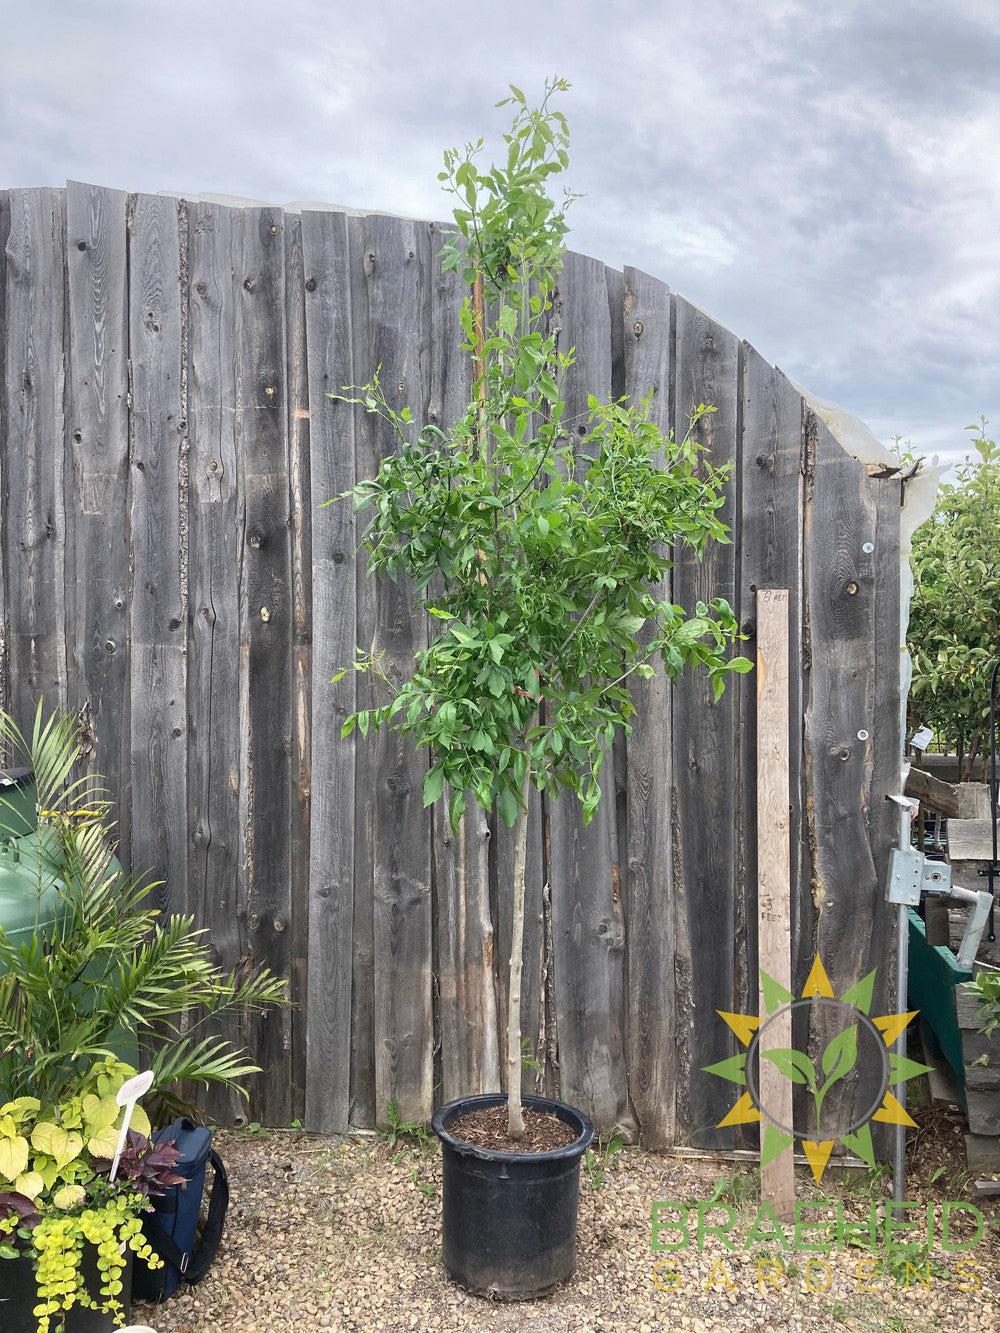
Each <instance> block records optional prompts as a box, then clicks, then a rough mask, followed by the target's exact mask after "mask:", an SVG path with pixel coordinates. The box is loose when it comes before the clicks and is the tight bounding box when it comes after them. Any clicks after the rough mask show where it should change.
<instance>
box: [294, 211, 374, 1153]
mask: <svg viewBox="0 0 1000 1333" xmlns="http://www.w3.org/2000/svg"><path fill="white" fill-rule="evenodd" d="M302 249H303V263H304V273H305V288H306V343H307V347H308V356H309V376H308V379H309V411H310V414H311V415H310V421H309V441H308V443H309V470H310V485H311V510H312V522H313V533H312V613H311V618H312V718H311V725H312V779H311V783H312V789H311V807H312V814H311V841H310V893H309V993H308V1020H307V1033H306V1041H307V1070H306V1123H307V1124H308V1125H309V1127H310V1128H312V1129H321V1130H325V1131H327V1132H339V1133H343V1132H345V1131H346V1129H347V1126H348V1121H349V1118H350V1111H351V1081H350V1072H351V981H352V971H353V968H352V963H353V947H352V946H353V933H354V931H353V915H354V854H353V849H354V845H355V825H354V819H355V773H354V768H355V753H356V746H357V740H356V738H355V737H354V736H350V737H348V738H346V739H343V740H342V739H341V736H340V729H341V726H342V725H343V722H344V719H345V717H347V716H348V714H350V713H352V712H353V711H354V707H355V693H356V678H355V676H354V673H353V672H350V671H349V672H348V673H347V675H346V676H345V677H344V678H343V680H341V681H339V682H338V683H337V684H336V685H333V684H331V677H332V676H333V675H334V674H335V673H336V672H337V671H339V670H341V669H342V668H343V667H347V666H350V664H351V662H353V661H354V656H355V648H356V645H357V643H358V638H357V626H356V601H357V587H356V577H357V570H356V565H355V557H354V549H355V545H356V535H355V524H354V506H353V504H351V502H350V501H346V502H341V503H338V504H334V505H331V506H329V507H328V508H326V509H320V508H319V507H318V506H320V505H322V504H323V503H324V501H326V500H329V499H332V497H333V496H335V495H339V494H341V493H342V492H343V491H346V490H348V489H350V487H351V486H353V484H354V480H355V473H354V421H355V409H354V408H352V407H350V406H349V405H348V404H346V403H339V402H332V401H331V400H330V399H328V398H327V397H326V395H327V394H328V393H338V392H340V390H341V389H342V388H343V387H344V386H345V385H347V384H349V383H351V380H352V378H353V367H352V360H351V331H352V325H351V297H350V256H349V248H348V234H347V219H346V217H344V215H343V214H341V213H325V212H324V213H319V212H311V211H307V212H305V213H303V215H302ZM369 1123H370V1121H369Z"/></svg>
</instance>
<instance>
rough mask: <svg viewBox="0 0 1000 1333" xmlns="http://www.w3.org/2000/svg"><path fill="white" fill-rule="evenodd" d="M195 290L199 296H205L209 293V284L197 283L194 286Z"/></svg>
mask: <svg viewBox="0 0 1000 1333" xmlns="http://www.w3.org/2000/svg"><path fill="white" fill-rule="evenodd" d="M194 289H195V291H196V292H197V293H198V295H199V296H204V295H205V293H206V292H207V291H208V283H207V282H196V283H195V285H194Z"/></svg>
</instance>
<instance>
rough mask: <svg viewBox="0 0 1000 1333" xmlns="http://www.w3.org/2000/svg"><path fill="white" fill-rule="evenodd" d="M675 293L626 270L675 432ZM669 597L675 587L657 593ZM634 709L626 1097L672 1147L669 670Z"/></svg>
mask: <svg viewBox="0 0 1000 1333" xmlns="http://www.w3.org/2000/svg"><path fill="white" fill-rule="evenodd" d="M670 311H671V296H670V289H669V288H668V287H665V286H664V285H663V283H662V282H657V280H656V279H655V278H650V277H647V276H646V274H644V273H640V272H639V271H638V270H637V269H633V268H627V269H626V270H625V294H624V325H625V329H624V357H625V392H626V393H627V394H628V396H629V398H630V399H631V400H632V401H633V402H638V401H639V400H640V399H642V398H644V397H647V396H651V397H650V418H651V420H653V421H655V422H656V424H657V425H658V426H659V427H660V429H661V430H663V431H664V432H666V431H667V430H669V428H670V376H671V369H672V356H671V339H670ZM657 595H658V596H661V597H669V596H670V578H669V576H668V577H667V578H665V579H664V580H663V586H662V587H661V588H659V589H658V590H657ZM631 692H632V698H633V701H634V702H635V706H636V710H637V713H636V717H635V720H634V724H633V731H632V734H631V736H629V738H628V741H627V744H626V757H627V782H626V789H627V793H628V795H627V803H628V845H627V852H626V857H627V860H626V865H627V877H626V902H625V922H626V927H627V933H626V943H627V951H628V1006H627V1011H628V1024H627V1029H628V1072H629V1080H628V1086H629V1097H630V1098H631V1101H632V1105H633V1106H634V1107H635V1111H636V1116H637V1117H638V1121H639V1128H640V1130H641V1132H642V1138H643V1142H644V1143H646V1144H647V1145H648V1146H649V1147H651V1148H664V1147H667V1146H668V1145H670V1144H672V1143H673V1142H674V1141H675V1133H674V1130H675V1106H674V1103H675V1097H676V1068H677V1065H676V1051H675V1048H676V1029H675V1013H674V995H673V991H674V958H675V953H676V940H675V936H674V917H673V909H672V902H671V898H672V894H673V851H672V846H671V824H670V799H671V764H670V757H671V744H670V738H671V702H672V700H671V690H670V685H669V682H668V681H667V678H666V675H665V673H664V672H663V669H662V667H659V666H658V667H657V669H656V675H655V676H654V677H652V679H650V680H641V679H639V678H638V677H633V679H632V684H631Z"/></svg>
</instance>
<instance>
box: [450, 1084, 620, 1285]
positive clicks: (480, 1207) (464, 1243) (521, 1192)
mask: <svg viewBox="0 0 1000 1333" xmlns="http://www.w3.org/2000/svg"><path fill="white" fill-rule="evenodd" d="M522 1100H523V1103H524V1105H525V1106H526V1107H532V1108H533V1109H534V1110H536V1111H543V1112H547V1113H548V1114H550V1115H554V1116H558V1118H559V1119H560V1120H563V1121H565V1122H566V1124H568V1125H571V1126H572V1127H573V1129H575V1130H576V1138H575V1139H574V1140H573V1142H572V1143H569V1144H567V1145H566V1146H565V1147H563V1148H552V1149H550V1150H549V1151H547V1152H537V1153H516V1152H498V1151H494V1150H493V1149H491V1148H480V1147H477V1146H475V1145H473V1144H471V1143H465V1142H463V1140H462V1139H459V1138H456V1137H455V1136H454V1135H453V1134H452V1133H451V1132H450V1129H449V1126H450V1125H452V1124H454V1122H455V1121H456V1120H457V1119H458V1118H459V1117H460V1116H462V1115H466V1114H467V1113H468V1112H470V1111H476V1110H479V1109H481V1108H483V1107H490V1106H504V1105H506V1102H507V1098H506V1096H505V1095H503V1094H500V1093H487V1094H485V1095H483V1096H479V1097H460V1098H459V1099H458V1100H457V1101H454V1102H449V1103H448V1104H447V1105H446V1106H442V1107H440V1108H439V1109H438V1110H437V1111H436V1112H435V1113H434V1117H433V1119H432V1121H431V1124H432V1126H433V1128H434V1132H435V1134H437V1136H438V1138H439V1139H440V1140H441V1150H442V1159H443V1160H442V1165H443V1178H444V1179H443V1219H442V1221H443V1232H444V1236H443V1249H444V1265H445V1268H446V1269H447V1270H448V1274H449V1276H451V1277H452V1278H454V1279H455V1281H456V1282H459V1283H460V1284H461V1285H462V1286H463V1287H466V1288H467V1289H468V1290H469V1291H471V1292H474V1293H476V1294H477V1295H481V1296H491V1297H493V1298H494V1299H499V1300H508V1301H524V1300H531V1299H533V1298H535V1297H538V1296H544V1295H545V1294H546V1293H547V1292H549V1291H551V1290H552V1289H553V1288H554V1287H557V1286H558V1285H559V1283H560V1282H565V1281H566V1279H567V1278H569V1277H571V1276H572V1273H573V1269H574V1268H575V1267H576V1214H577V1205H578V1203H579V1198H580V1162H581V1160H582V1158H583V1154H584V1153H585V1152H586V1150H587V1148H588V1147H589V1146H590V1143H591V1141H592V1140H593V1137H594V1126H593V1125H592V1124H591V1123H590V1121H589V1120H588V1119H587V1117H586V1116H585V1115H584V1114H583V1113H582V1112H581V1111H577V1110H575V1109H574V1108H573V1107H572V1106H565V1105H563V1103H562V1102H554V1101H550V1100H549V1099H548V1098H547V1097H524V1098H523V1099H522Z"/></svg>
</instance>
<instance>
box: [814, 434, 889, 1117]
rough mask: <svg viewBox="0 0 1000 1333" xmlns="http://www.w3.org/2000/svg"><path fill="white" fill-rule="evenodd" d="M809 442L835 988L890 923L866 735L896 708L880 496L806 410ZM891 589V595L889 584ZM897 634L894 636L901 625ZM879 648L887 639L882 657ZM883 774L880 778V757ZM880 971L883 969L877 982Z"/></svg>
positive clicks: (817, 846)
mask: <svg viewBox="0 0 1000 1333" xmlns="http://www.w3.org/2000/svg"><path fill="white" fill-rule="evenodd" d="M807 445H808V456H807V473H806V518H805V534H806V536H805V594H804V596H805V607H806V615H807V623H808V633H809V640H810V645H811V651H810V654H809V673H808V678H807V685H806V704H805V762H806V765H807V785H808V794H807V819H808V825H809V829H810V841H811V845H812V852H813V864H812V894H813V901H814V904H815V910H816V927H815V944H816V952H817V953H818V954H819V955H820V957H821V958H822V960H823V963H824V966H825V967H826V970H827V974H828V976H829V978H830V981H831V983H832V986H833V991H834V994H835V995H840V994H842V993H843V991H844V990H845V989H846V988H847V987H848V986H850V985H852V984H853V983H854V982H855V981H857V980H859V979H860V978H861V977H863V976H864V975H865V974H866V973H867V972H868V971H869V970H870V969H871V967H872V966H874V965H875V964H876V963H877V962H878V961H879V959H880V958H882V957H884V950H885V949H886V948H887V947H888V945H889V943H890V942H891V935H890V934H889V932H888V931H887V930H886V931H884V932H883V933H882V934H881V935H880V936H879V937H876V935H875V929H876V924H877V923H883V922H884V913H883V912H882V911H881V909H880V907H879V898H880V897H881V884H880V881H879V876H878V873H877V870H876V866H875V860H874V853H873V847H872V843H871V841H870V838H871V833H872V821H873V819H874V820H876V821H878V827H884V825H883V823H882V821H883V818H884V816H883V812H882V810H881V809H873V802H875V803H881V804H882V805H884V804H885V795H886V793H885V791H884V790H883V791H876V790H875V783H874V775H875V766H874V763H873V749H872V745H871V737H872V736H873V735H875V734H876V727H878V728H879V730H880V731H881V733H882V735H883V736H884V735H885V733H886V731H887V730H888V729H889V728H892V729H893V733H895V732H896V731H897V730H898V709H895V708H891V709H890V710H889V716H888V717H886V716H885V715H884V714H883V715H882V716H877V714H876V707H877V703H876V695H877V684H876V598H877V590H876V579H877V574H878V572H879V569H880V567H881V568H884V566H881V565H880V561H881V559H882V552H880V551H879V543H880V541H882V540H883V539H882V538H881V537H880V534H879V532H878V504H877V500H876V496H875V495H874V494H873V493H872V491H871V489H870V486H869V478H868V477H867V475H866V473H865V469H864V467H863V466H862V465H861V464H860V463H858V462H856V461H855V460H854V459H852V458H849V457H848V456H847V455H846V454H845V453H844V451H843V449H841V447H840V445H839V444H838V443H837V441H836V440H835V439H834V438H833V436H832V435H831V434H830V432H829V430H828V429H827V428H826V427H825V426H824V425H823V424H822V423H821V422H819V421H817V420H816V419H815V418H814V417H810V419H809V420H808V422H807ZM895 484H896V485H898V483H895ZM897 532H898V527H897ZM889 541H890V542H891V535H890V536H889ZM895 568H896V569H897V570H898V568H899V566H898V562H897V563H896V566H895ZM887 596H888V597H889V599H890V601H891V594H889V593H888V592H887ZM896 605H897V608H898V596H897V599H896ZM897 625H898V617H897ZM896 637H897V645H898V631H897V636H896ZM884 646H885V645H884V641H883V657H884ZM897 670H898V662H897ZM887 684H888V682H885V683H884V684H883V698H882V701H883V702H884V701H885V698H886V694H885V692H884V691H885V687H886V685H887ZM897 689H898V686H897ZM894 739H895V735H894ZM879 773H880V780H881V781H883V782H884V781H885V780H886V774H885V769H884V768H883V767H882V764H881V762H880V764H879ZM897 781H898V778H897ZM859 900H860V901H863V902H865V903H867V904H868V907H867V911H866V913H865V916H864V925H863V928H859V923H858V916H857V905H858V902H859ZM886 924H887V923H886ZM886 980H887V978H885V977H883V978H882V982H883V986H884V985H885V982H886ZM828 1017H830V1016H829V1015H826V1014H824V1013H819V1014H816V1015H814V1017H813V1024H812V1026H813V1032H812V1041H813V1043H814V1046H815V1048H816V1049H818V1050H822V1049H823V1048H824V1047H825V1045H826V1043H827V1042H828V1041H829V1039H830V1037H831V1036H832V1035H833V1034H834V1032H835V1030H836V1020H835V1018H831V1021H830V1022H825V1021H824V1020H825V1019H826V1018H828ZM834 1094H835V1095H837V1094H841V1096H840V1097H838V1102H839V1101H842V1100H843V1101H846V1099H847V1098H848V1097H849V1096H851V1094H852V1089H850V1088H847V1087H845V1088H844V1089H843V1090H841V1089H834ZM830 1110H831V1113H832V1112H833V1110H834V1107H833V1104H832V1103H831V1106H830Z"/></svg>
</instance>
